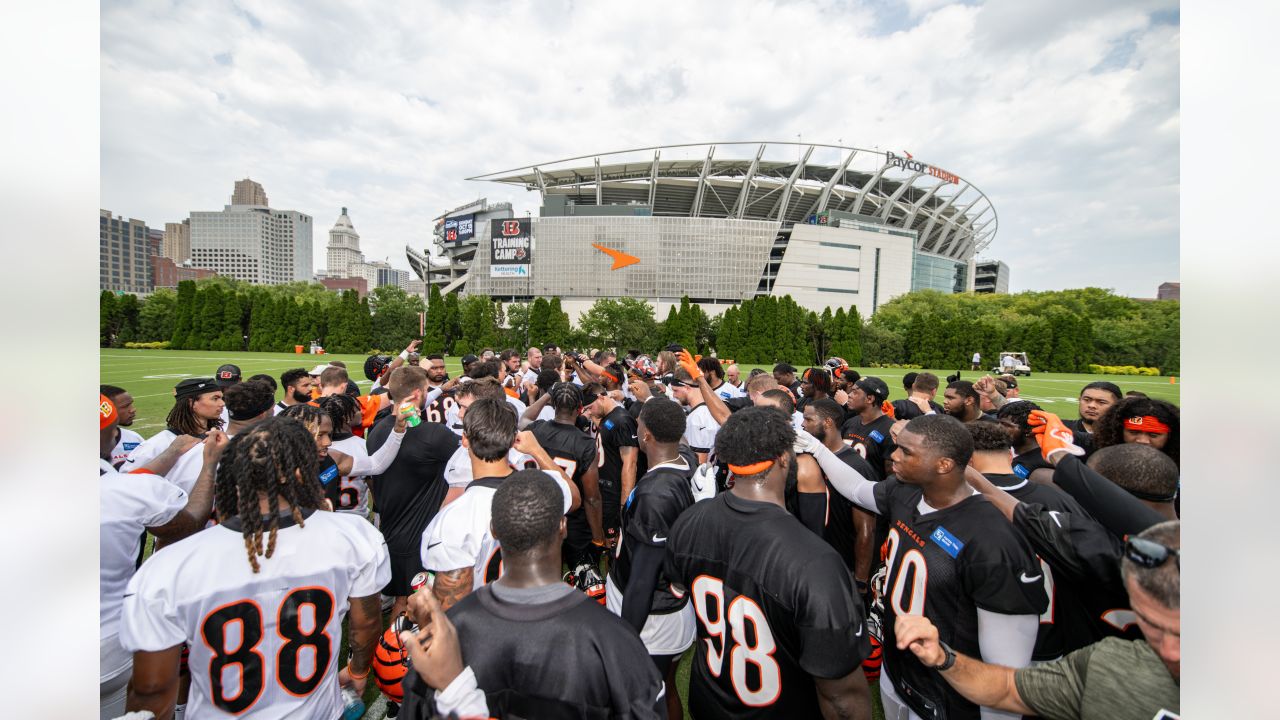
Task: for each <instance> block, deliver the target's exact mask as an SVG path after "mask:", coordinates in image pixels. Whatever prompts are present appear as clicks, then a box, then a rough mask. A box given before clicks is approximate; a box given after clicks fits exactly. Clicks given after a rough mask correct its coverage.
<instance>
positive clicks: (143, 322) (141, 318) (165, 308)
mask: <svg viewBox="0 0 1280 720" xmlns="http://www.w3.org/2000/svg"><path fill="white" fill-rule="evenodd" d="M177 306H178V293H177V292H175V291H174V290H173V289H172V288H157V289H156V291H155V292H153V293H151V295H150V296H149V297H147V301H146V302H144V303H143V304H142V309H141V310H139V311H138V341H139V342H164V341H166V340H172V339H173V326H174V321H175V318H176V315H177Z"/></svg>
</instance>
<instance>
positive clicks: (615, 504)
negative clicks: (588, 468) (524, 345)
mask: <svg viewBox="0 0 1280 720" xmlns="http://www.w3.org/2000/svg"><path fill="white" fill-rule="evenodd" d="M582 411H583V414H585V415H586V416H587V417H588V418H589V419H590V420H591V421H592V422H593V423H594V424H595V426H596V447H597V450H598V451H599V455H600V497H601V500H603V502H604V534H605V542H606V543H608V544H609V545H610V546H612V545H613V543H615V542H617V540H618V528H619V526H620V523H621V515H622V502H623V501H624V500H625V499H626V498H628V497H630V496H631V491H632V490H634V489H635V486H636V477H637V472H639V474H641V475H643V474H644V471H643V470H638V466H639V464H640V458H639V455H640V443H639V442H638V441H637V438H636V434H637V430H636V420H635V418H633V417H632V416H631V413H629V412H627V410H626V408H624V407H622V405H620V404H618V402H617V401H616V400H614V399H613V398H611V397H609V395H608V394H607V393H606V392H605V390H604V387H603V386H601V385H600V384H599V383H588V384H587V385H585V386H583V388H582Z"/></svg>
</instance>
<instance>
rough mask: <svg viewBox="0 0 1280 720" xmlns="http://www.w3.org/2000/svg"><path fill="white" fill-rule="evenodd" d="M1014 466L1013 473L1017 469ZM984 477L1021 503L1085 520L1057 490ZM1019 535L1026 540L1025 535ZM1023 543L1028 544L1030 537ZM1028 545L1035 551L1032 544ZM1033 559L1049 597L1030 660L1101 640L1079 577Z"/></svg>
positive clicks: (1023, 481)
mask: <svg viewBox="0 0 1280 720" xmlns="http://www.w3.org/2000/svg"><path fill="white" fill-rule="evenodd" d="M1014 467H1015V470H1016V468H1017V466H1016V465H1015V466H1014ZM986 478H987V479H988V480H990V481H991V484H992V485H995V486H996V487H998V488H1000V489H1001V490H1004V491H1005V492H1007V493H1009V494H1010V495H1012V496H1013V497H1015V498H1017V499H1018V500H1019V501H1021V502H1024V503H1036V504H1037V505H1038V506H1040V507H1044V508H1047V509H1049V510H1053V511H1055V512H1058V513H1065V514H1070V515H1076V516H1082V517H1088V515H1087V514H1085V511H1084V508H1082V507H1080V504H1079V503H1077V502H1076V501H1075V500H1073V499H1071V496H1070V495H1068V494H1066V493H1064V492H1063V491H1061V490H1059V489H1058V488H1057V487H1054V486H1051V485H1042V484H1040V483H1034V482H1031V481H1030V480H1028V479H1026V478H1024V477H1023V476H1021V475H997V474H994V473H991V474H987V475H986ZM1023 536H1024V537H1026V536H1025V534H1024V535H1023ZM1027 541H1028V543H1031V540H1030V538H1027ZM1031 546H1032V549H1035V544H1034V543H1031ZM1037 558H1038V559H1039V561H1040V569H1041V571H1043V572H1044V591H1045V595H1047V596H1048V598H1049V608H1048V609H1047V610H1045V611H1044V613H1043V614H1041V615H1040V631H1039V633H1037V635H1036V649H1035V652H1034V653H1033V654H1032V656H1031V659H1032V660H1035V661H1036V662H1045V661H1049V660H1056V659H1057V658H1060V657H1062V656H1063V655H1066V654H1067V653H1069V652H1071V651H1073V650H1079V649H1080V648H1082V647H1084V646H1086V645H1092V644H1093V643H1094V642H1095V641H1097V640H1100V639H1101V635H1099V633H1098V632H1097V621H1096V620H1095V619H1094V617H1093V615H1094V613H1092V612H1091V611H1090V610H1089V606H1088V604H1087V603H1086V602H1085V598H1086V597H1087V596H1088V595H1089V594H1090V593H1091V592H1092V591H1093V590H1092V588H1090V587H1089V585H1088V584H1087V583H1082V582H1081V581H1080V580H1079V578H1076V577H1072V576H1065V575H1064V576H1062V577H1059V575H1058V574H1057V573H1055V572H1054V571H1053V565H1052V563H1050V562H1049V561H1048V559H1047V558H1045V557H1043V556H1041V555H1040V554H1039V553H1037Z"/></svg>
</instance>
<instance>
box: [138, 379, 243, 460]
mask: <svg viewBox="0 0 1280 720" xmlns="http://www.w3.org/2000/svg"><path fill="white" fill-rule="evenodd" d="M223 407H224V405H223V401H222V388H220V387H218V385H217V383H215V382H214V381H213V378H187V379H186V380H183V381H181V382H179V383H178V384H177V385H176V386H174V388H173V408H171V409H170V410H169V415H168V416H167V417H165V420H164V422H165V428H164V430H161V431H160V432H158V433H156V434H155V435H152V436H151V437H149V438H147V439H146V441H144V442H143V443H142V444H141V445H139V446H138V447H136V448H134V449H133V452H131V453H129V457H128V458H127V459H126V460H125V461H124V463H123V464H121V465H120V470H121V471H122V472H129V471H131V470H136V469H138V468H140V467H142V466H143V465H146V464H147V462H148V461H149V460H151V459H152V458H154V457H155V456H157V455H159V454H160V453H162V452H164V450H165V448H167V447H169V445H170V444H172V443H173V441H174V438H176V437H178V436H179V435H195V436H196V437H201V436H202V435H204V434H205V433H206V432H208V431H209V430H211V429H214V428H219V429H220V428H221V427H222V410H223Z"/></svg>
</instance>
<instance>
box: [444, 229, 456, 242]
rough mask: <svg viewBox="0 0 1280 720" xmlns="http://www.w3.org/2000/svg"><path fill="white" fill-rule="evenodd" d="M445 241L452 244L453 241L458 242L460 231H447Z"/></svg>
mask: <svg viewBox="0 0 1280 720" xmlns="http://www.w3.org/2000/svg"><path fill="white" fill-rule="evenodd" d="M444 239H445V240H448V241H450V242H452V241H454V240H457V239H458V231H457V230H449V231H446V232H445V234H444Z"/></svg>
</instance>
